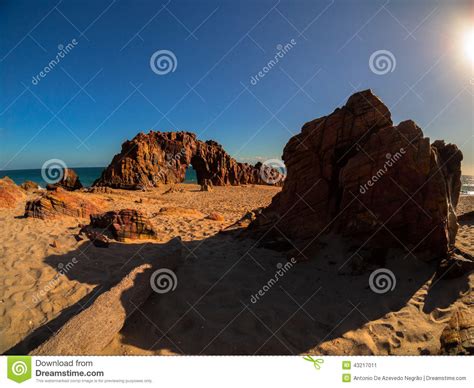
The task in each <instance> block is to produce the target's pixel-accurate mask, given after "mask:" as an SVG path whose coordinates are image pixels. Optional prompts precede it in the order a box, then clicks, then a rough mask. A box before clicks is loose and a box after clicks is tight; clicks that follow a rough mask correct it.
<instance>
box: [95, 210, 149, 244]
mask: <svg viewBox="0 0 474 388" xmlns="http://www.w3.org/2000/svg"><path fill="white" fill-rule="evenodd" d="M90 219H91V226H92V227H94V228H103V229H108V230H110V231H111V232H112V234H113V236H114V238H115V239H116V240H117V241H127V240H128V239H130V240H138V239H155V238H156V237H157V233H156V231H155V230H154V228H153V226H152V225H151V223H150V221H149V220H148V217H146V216H145V215H144V214H143V213H142V212H140V211H138V210H132V209H124V210H120V211H110V212H107V213H103V214H93V215H91V216H90Z"/></svg>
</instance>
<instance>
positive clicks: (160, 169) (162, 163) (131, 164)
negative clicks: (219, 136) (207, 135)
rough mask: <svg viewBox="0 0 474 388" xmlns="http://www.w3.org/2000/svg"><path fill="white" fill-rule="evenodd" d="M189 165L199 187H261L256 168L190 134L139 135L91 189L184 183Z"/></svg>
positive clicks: (212, 142) (125, 144)
mask: <svg viewBox="0 0 474 388" xmlns="http://www.w3.org/2000/svg"><path fill="white" fill-rule="evenodd" d="M190 164H192V166H193V168H194V169H195V170H196V174H197V179H198V183H199V184H203V182H204V180H206V179H207V180H208V181H210V182H211V183H212V184H213V185H217V186H222V185H238V184H249V183H254V184H259V183H264V182H263V181H262V180H261V178H260V174H259V168H257V167H255V166H251V165H249V164H247V163H239V162H237V161H236V160H235V159H234V158H232V157H231V156H230V155H229V154H228V153H227V152H225V150H224V149H223V148H222V146H221V145H220V144H218V143H216V142H215V141H212V140H209V141H206V142H202V141H200V140H197V139H196V135H195V134H193V133H190V132H154V131H151V132H150V133H148V134H144V133H140V134H138V135H137V136H135V138H133V139H132V140H129V141H126V142H125V143H123V144H122V151H121V153H120V154H117V155H115V156H114V158H113V160H112V163H111V164H110V165H109V166H108V167H107V169H106V170H105V171H104V172H103V173H102V175H101V177H100V178H99V179H98V180H97V181H95V182H94V186H109V187H114V188H121V189H141V188H146V187H156V186H159V185H160V184H170V183H180V182H183V181H184V178H185V175H186V169H187V167H188V166H189V165H190Z"/></svg>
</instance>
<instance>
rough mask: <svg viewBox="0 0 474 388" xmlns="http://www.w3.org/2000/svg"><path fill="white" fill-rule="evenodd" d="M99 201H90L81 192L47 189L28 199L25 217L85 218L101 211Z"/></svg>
mask: <svg viewBox="0 0 474 388" xmlns="http://www.w3.org/2000/svg"><path fill="white" fill-rule="evenodd" d="M102 205H103V204H102V203H100V201H92V200H90V199H87V198H85V197H84V195H83V194H78V193H70V192H68V191H66V190H64V189H62V188H57V189H55V190H53V191H47V192H45V193H44V194H42V195H40V196H39V197H38V198H36V199H34V200H31V201H28V202H27V203H26V208H25V217H34V218H41V219H49V218H54V217H57V216H64V215H65V216H71V217H81V218H87V217H89V216H90V215H91V214H94V213H99V212H101V211H102Z"/></svg>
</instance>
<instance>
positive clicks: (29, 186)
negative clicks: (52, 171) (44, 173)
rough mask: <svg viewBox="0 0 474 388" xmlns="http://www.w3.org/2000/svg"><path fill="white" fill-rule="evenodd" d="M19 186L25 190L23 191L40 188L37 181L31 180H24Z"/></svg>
mask: <svg viewBox="0 0 474 388" xmlns="http://www.w3.org/2000/svg"><path fill="white" fill-rule="evenodd" d="M20 187H21V188H22V189H23V190H25V191H36V190H40V186H39V185H38V183H36V182H33V181H24V182H23V183H22V184H21V185H20Z"/></svg>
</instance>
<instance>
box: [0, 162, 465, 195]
mask: <svg viewBox="0 0 474 388" xmlns="http://www.w3.org/2000/svg"><path fill="white" fill-rule="evenodd" d="M71 168H72V169H73V170H74V171H76V173H77V175H79V179H80V180H81V183H82V184H83V186H85V187H89V186H91V185H92V184H93V183H94V181H95V180H96V179H97V178H99V177H100V174H101V173H102V171H104V170H105V167H71ZM5 176H7V177H9V178H11V179H13V181H14V182H15V183H16V184H17V185H21V184H22V183H23V182H25V181H33V182H35V183H38V184H39V185H40V186H41V187H43V188H46V182H45V181H44V179H43V177H42V176H41V169H39V168H38V169H25V170H3V171H0V178H3V177H5ZM184 183H197V178H196V172H195V171H194V170H193V169H192V168H188V170H187V171H186V178H185V180H184ZM472 189H473V190H474V188H472Z"/></svg>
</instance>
